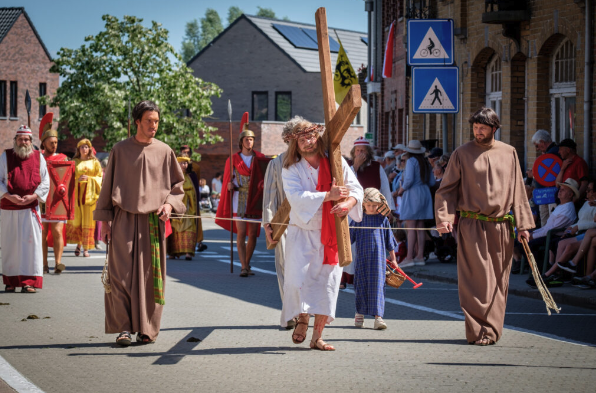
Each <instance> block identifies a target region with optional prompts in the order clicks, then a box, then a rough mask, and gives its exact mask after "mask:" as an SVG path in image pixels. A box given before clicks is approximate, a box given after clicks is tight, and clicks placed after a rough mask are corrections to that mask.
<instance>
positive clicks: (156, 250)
mask: <svg viewBox="0 0 596 393" xmlns="http://www.w3.org/2000/svg"><path fill="white" fill-rule="evenodd" d="M149 238H150V242H151V266H152V268H153V298H154V299H155V303H157V304H161V305H162V306H163V305H164V304H166V301H165V299H164V293H163V277H162V275H161V252H160V241H159V218H158V217H157V214H155V213H151V214H149Z"/></svg>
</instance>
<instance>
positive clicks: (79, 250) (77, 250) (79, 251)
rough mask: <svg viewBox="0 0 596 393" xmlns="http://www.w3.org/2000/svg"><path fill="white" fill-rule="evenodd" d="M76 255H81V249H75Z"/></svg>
mask: <svg viewBox="0 0 596 393" xmlns="http://www.w3.org/2000/svg"><path fill="white" fill-rule="evenodd" d="M74 254H75V257H78V256H79V255H81V247H79V246H77V248H75V250H74Z"/></svg>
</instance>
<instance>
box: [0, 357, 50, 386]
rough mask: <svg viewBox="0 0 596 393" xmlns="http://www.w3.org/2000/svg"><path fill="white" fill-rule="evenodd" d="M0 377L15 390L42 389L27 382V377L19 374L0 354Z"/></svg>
mask: <svg viewBox="0 0 596 393" xmlns="http://www.w3.org/2000/svg"><path fill="white" fill-rule="evenodd" d="M0 379H2V380H4V382H6V383H7V384H8V386H10V387H11V388H13V389H14V390H16V391H17V392H40V393H43V390H41V389H40V388H38V387H37V386H35V385H34V384H32V383H31V382H29V380H28V379H27V378H25V377H24V376H22V375H21V373H19V372H18V371H17V370H16V369H15V368H14V367H12V366H11V365H10V363H8V362H7V361H6V360H5V359H4V358H3V357H2V356H0Z"/></svg>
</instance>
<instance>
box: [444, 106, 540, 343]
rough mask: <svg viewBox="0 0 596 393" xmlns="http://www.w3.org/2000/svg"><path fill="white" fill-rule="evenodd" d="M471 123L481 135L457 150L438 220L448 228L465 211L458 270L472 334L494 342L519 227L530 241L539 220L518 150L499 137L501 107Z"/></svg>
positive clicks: (476, 338)
mask: <svg viewBox="0 0 596 393" xmlns="http://www.w3.org/2000/svg"><path fill="white" fill-rule="evenodd" d="M469 122H470V124H472V127H473V131H474V136H475V139H474V140H473V141H471V142H468V143H466V144H465V145H463V146H460V147H459V148H457V149H456V150H455V151H454V152H453V154H452V155H451V159H450V160H449V164H448V165H447V170H446V171H445V175H444V177H443V180H442V181H441V187H440V188H439V190H438V191H437V193H436V197H435V198H436V199H435V209H436V221H437V229H438V231H439V232H440V233H448V232H451V231H452V230H453V221H454V219H455V213H456V211H459V212H460V213H461V218H460V220H459V223H458V228H459V229H458V247H457V274H458V278H459V281H458V282H459V283H458V288H459V302H460V306H461V308H462V310H463V312H464V316H465V320H466V339H467V341H468V343H470V344H475V345H491V344H494V343H495V342H497V341H498V340H499V339H500V338H501V336H502V334H503V323H504V319H505V306H506V303H507V291H508V289H509V272H510V270H511V259H512V257H513V245H514V239H515V234H514V227H515V226H517V230H518V239H519V241H521V238H522V237H523V238H525V239H526V240H528V239H529V237H530V236H529V233H528V230H529V229H532V228H534V219H533V217H532V211H531V209H530V205H529V203H528V198H527V196H526V191H525V187H524V182H523V176H522V173H521V169H520V167H519V161H518V158H517V153H516V152H515V149H514V148H513V147H512V146H509V145H507V144H505V143H503V142H499V141H497V140H495V139H494V135H495V132H496V131H497V129H498V128H499V127H500V126H501V124H500V121H499V117H498V116H497V114H496V113H495V111H494V110H492V109H490V108H482V109H480V110H479V111H477V112H476V113H474V115H472V117H471V118H470V120H469ZM511 210H513V215H511V214H510V212H511Z"/></svg>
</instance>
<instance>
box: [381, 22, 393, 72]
mask: <svg viewBox="0 0 596 393" xmlns="http://www.w3.org/2000/svg"><path fill="white" fill-rule="evenodd" d="M394 36H395V21H393V23H391V28H390V29H389V36H388V37H387V45H386V46H385V59H384V60H383V78H391V77H392V76H393V41H394V40H393V37H394Z"/></svg>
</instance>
